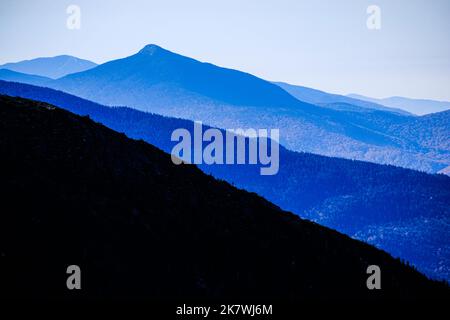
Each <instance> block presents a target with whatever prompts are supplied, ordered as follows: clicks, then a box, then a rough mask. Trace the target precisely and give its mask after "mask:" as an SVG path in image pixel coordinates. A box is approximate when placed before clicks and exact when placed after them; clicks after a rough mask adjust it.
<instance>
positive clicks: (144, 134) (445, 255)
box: [0, 81, 450, 281]
mask: <svg viewBox="0 0 450 320" xmlns="http://www.w3.org/2000/svg"><path fill="white" fill-rule="evenodd" d="M0 94H5V95H10V96H18V97H22V98H28V99H33V100H38V101H43V102H47V103H50V104H53V105H56V106H58V107H61V108H63V109H66V110H68V111H70V112H73V113H76V114H79V115H89V116H90V117H91V118H92V119H94V120H95V121H97V122H100V123H102V124H104V125H106V126H108V127H109V128H111V129H113V130H115V131H118V132H124V133H125V134H126V135H127V136H128V137H131V138H134V139H143V140H145V141H146V142H148V143H150V144H153V145H155V146H157V147H158V148H160V149H162V150H163V151H166V152H169V153H170V152H171V150H172V148H173V147H174V145H175V144H176V143H177V142H173V141H171V134H172V132H173V131H174V130H175V129H177V128H185V129H187V130H189V132H191V135H192V136H194V134H193V122H191V121H188V120H182V119H176V118H168V117H163V116H160V115H156V114H151V113H144V112H141V111H137V110H134V109H130V108H126V107H118V108H113V107H106V106H102V105H99V104H97V103H94V102H91V101H88V100H84V99H81V98H78V97H76V96H73V95H69V94H67V93H64V92H61V91H56V90H53V89H49V88H41V87H36V86H31V85H26V84H20V83H13V82H7V81H0ZM420 118H425V117H420ZM427 118H429V119H428V121H431V122H434V124H432V125H431V126H428V128H431V127H433V128H437V127H442V126H443V123H441V124H439V123H436V120H437V119H434V117H433V115H430V116H427ZM412 129H413V130H411V132H419V131H418V126H414V127H413V128H412ZM428 131H430V129H429V130H428ZM442 136H445V135H444V134H442ZM425 140H426V139H424V141H425ZM193 148H194V146H193ZM200 169H201V170H203V171H204V172H206V173H209V174H212V175H213V176H214V177H216V178H219V179H222V180H225V181H228V182H229V183H232V184H233V185H235V186H237V187H238V188H243V189H245V190H248V191H251V192H256V193H257V194H259V195H261V196H263V197H264V198H266V199H267V200H269V201H271V202H273V203H274V204H276V205H278V206H280V207H281V208H283V209H285V210H289V211H292V212H294V213H296V214H298V215H300V217H302V218H306V219H309V220H313V221H315V222H317V223H319V224H321V225H325V226H327V227H330V228H333V229H336V230H338V231H339V232H342V233H345V234H347V235H350V236H351V237H354V238H357V239H359V240H363V241H365V242H368V243H370V244H372V245H375V246H377V247H378V248H381V249H383V250H385V251H387V252H389V253H391V254H392V255H394V256H395V257H400V258H402V259H405V260H407V261H409V263H411V264H413V265H414V266H415V267H417V268H418V270H419V271H420V272H423V273H425V274H426V275H428V276H429V277H433V278H436V279H446V280H447V281H449V280H450V245H449V239H448V234H450V178H449V177H446V176H443V175H429V174H425V173H421V172H417V171H413V170H407V169H402V168H398V167H392V166H386V165H377V164H373V163H367V162H361V161H351V160H345V159H338V158H329V157H323V156H319V155H314V154H308V153H297V152H292V151H289V150H287V149H285V148H283V147H282V146H281V147H280V168H279V169H280V170H279V172H278V174H276V175H274V176H261V175H260V169H259V166H255V165H227V166H224V165H201V166H200Z"/></svg>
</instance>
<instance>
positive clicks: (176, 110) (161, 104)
mask: <svg viewBox="0 0 450 320" xmlns="http://www.w3.org/2000/svg"><path fill="white" fill-rule="evenodd" d="M0 79H1V76H0ZM15 81H20V80H15ZM23 82H26V81H23ZM33 84H38V83H36V82H33ZM39 85H42V86H46V87H51V88H55V89H58V90H63V91H65V92H68V93H72V94H75V95H77V96H80V97H82V98H86V99H90V100H93V101H95V102H98V103H102V104H105V105H126V106H129V107H132V108H136V109H139V110H142V111H150V112H154V113H158V114H162V115H166V116H170V117H177V118H184V119H190V120H201V121H203V122H204V123H206V124H208V125H211V126H216V127H222V128H227V127H229V128H237V127H243V128H249V127H250V128H279V129H280V132H281V142H282V144H283V145H285V146H286V147H287V148H289V149H291V150H294V151H301V152H311V153H316V154H321V155H326V156H335V157H342V158H347V159H356V160H364V161H371V162H375V163H381V164H393V165H397V166H402V167H406V168H412V169H417V170H422V171H426V172H438V171H440V170H442V169H444V168H446V167H448V166H449V165H450V149H448V148H447V146H446V144H445V143H443V144H439V143H428V142H426V143H423V141H421V140H419V139H416V138H415V137H413V136H411V134H406V133H405V131H404V130H403V129H402V128H403V127H402V126H403V125H404V124H405V123H409V122H411V121H413V119H414V118H415V117H413V116H408V115H403V114H398V113H395V112H390V111H386V110H374V109H373V108H372V109H370V108H360V107H358V106H355V105H350V104H346V103H342V102H334V103H330V104H328V106H325V107H320V106H316V105H313V104H309V103H305V102H302V101H299V100H298V99H296V98H295V97H293V96H292V95H290V94H289V93H287V92H286V91H285V90H283V89H282V88H280V87H279V86H277V85H275V84H272V83H270V82H268V81H265V80H263V79H260V78H257V77H255V76H253V75H250V74H248V73H244V72H240V71H236V70H231V69H226V68H221V67H218V66H215V65H212V64H209V63H202V62H199V61H197V60H194V59H191V58H188V57H184V56H181V55H178V54H175V53H172V52H170V51H168V50H165V49H163V48H161V47H159V46H156V45H148V46H146V47H144V48H143V49H142V50H141V51H139V52H138V53H136V54H134V55H132V56H130V57H126V58H123V59H118V60H113V61H110V62H107V63H104V64H102V65H99V66H97V67H95V68H92V69H90V70H87V71H84V72H79V73H74V74H70V75H67V76H65V77H62V78H60V79H57V80H51V81H45V82H43V83H41V84H39ZM361 110H363V111H364V112H361ZM425 129H428V128H423V129H422V131H423V130H425ZM449 130H450V125H448V124H447V125H444V127H442V126H441V127H440V129H439V130H434V131H433V132H434V133H436V134H438V136H433V137H430V138H429V139H428V140H432V141H434V142H438V141H444V140H445V138H446V137H448V135H447V136H445V134H446V133H447V132H448V131H449Z"/></svg>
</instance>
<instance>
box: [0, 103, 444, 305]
mask: <svg viewBox="0 0 450 320" xmlns="http://www.w3.org/2000/svg"><path fill="white" fill-rule="evenodd" d="M0 118H1V119H2V121H1V122H0V137H1V139H0V150H1V154H2V157H1V160H0V176H1V177H2V183H1V190H0V191H1V192H0V194H1V199H0V200H1V201H0V204H1V209H0V212H1V214H0V268H1V269H0V283H1V284H2V285H1V286H0V292H1V294H2V295H8V297H11V296H20V297H24V296H31V297H39V298H49V297H50V298H51V297H53V298H55V297H58V298H73V297H78V298H86V297H116V298H132V297H152V298H163V297H168V298H186V297H208V298H226V297H233V298H238V297H241V298H245V297H246V298H248V297H252V298H258V297H259V298H262V297H266V298H269V297H271V298H280V299H288V298H290V299H299V298H313V297H322V298H326V297H328V298H343V297H357V298H360V299H370V298H387V297H420V296H422V297H428V298H430V297H444V296H448V289H447V287H446V286H444V285H442V284H440V283H437V282H432V281H430V280H428V279H427V278H425V277H424V276H423V275H421V274H420V273H418V272H416V271H414V270H413V269H411V268H409V267H407V266H405V265H403V264H401V263H400V262H399V261H397V260H394V259H393V258H392V257H391V256H389V255H388V254H386V253H384V252H382V251H379V250H377V249H375V248H373V247H371V246H369V245H366V244H363V243H361V242H358V241H355V240H352V239H350V238H348V237H346V236H343V235H341V234H339V233H337V232H334V231H332V230H329V229H326V228H324V227H321V226H319V225H316V224H314V223H311V222H307V221H303V220H301V219H300V218H298V217H297V216H295V215H293V214H290V213H288V212H283V211H282V210H280V209H279V208H278V207H276V206H274V205H273V204H271V203H269V202H267V201H266V200H264V199H262V198H261V197H259V196H257V195H255V194H252V193H248V192H245V191H241V190H238V189H236V188H234V187H232V186H230V185H229V184H227V183H225V182H220V181H217V180H215V179H214V178H212V177H210V176H207V175H205V174H203V173H202V172H201V171H200V170H199V169H197V168H196V167H194V166H188V165H182V166H175V165H174V164H172V162H171V160H170V156H169V155H168V154H166V153H164V152H162V151H160V150H159V149H157V148H155V147H153V146H152V145H149V144H147V143H145V142H143V141H135V140H131V139H129V138H127V137H126V136H125V135H123V134H120V133H117V132H115V131H112V130H110V129H108V128H106V127H104V126H102V125H99V124H97V123H95V122H93V121H92V120H90V119H89V118H88V117H80V116H77V115H74V114H72V113H69V112H67V111H64V110H61V109H59V108H57V107H54V106H52V105H48V104H46V103H40V102H34V101H31V100H26V99H20V98H11V97H8V96H0ZM72 264H76V265H79V266H80V267H81V270H82V286H83V287H82V290H80V291H78V292H73V291H69V290H67V289H66V277H67V275H66V268H67V266H69V265H72ZM371 264H375V265H379V266H380V268H381V270H382V290H380V291H369V290H367V288H366V279H367V274H366V268H367V266H368V265H371Z"/></svg>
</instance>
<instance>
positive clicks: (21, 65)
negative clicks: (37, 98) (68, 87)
mask: <svg viewBox="0 0 450 320" xmlns="http://www.w3.org/2000/svg"><path fill="white" fill-rule="evenodd" d="M96 65H97V64H96V63H94V62H92V61H89V60H84V59H80V58H77V57H73V56H69V55H61V56H56V57H46V58H36V59H32V60H24V61H19V62H12V63H6V64H3V65H0V69H8V70H12V71H16V72H21V73H27V74H32V75H38V76H43V77H47V78H52V79H56V78H60V77H63V76H65V75H68V74H70V73H74V72H81V71H86V70H89V69H91V68H93V67H95V66H96Z"/></svg>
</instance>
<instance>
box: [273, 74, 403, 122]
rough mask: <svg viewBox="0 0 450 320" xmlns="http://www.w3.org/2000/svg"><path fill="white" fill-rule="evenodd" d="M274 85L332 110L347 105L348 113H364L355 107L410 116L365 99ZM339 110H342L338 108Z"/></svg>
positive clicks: (400, 110)
mask: <svg viewBox="0 0 450 320" xmlns="http://www.w3.org/2000/svg"><path fill="white" fill-rule="evenodd" d="M273 83H274V84H276V85H278V86H280V87H281V88H283V89H284V90H286V91H287V92H289V93H290V94H291V95H293V96H294V97H296V98H297V99H299V100H301V101H305V102H308V103H312V104H317V105H320V106H325V107H330V108H334V107H335V106H336V105H338V104H339V105H341V106H342V105H347V106H348V109H347V110H349V111H358V110H359V111H364V110H360V109H358V108H355V106H356V107H360V108H364V109H373V110H382V111H389V112H394V113H398V114H401V115H411V114H410V113H409V112H406V111H404V110H402V109H399V108H388V107H386V106H384V105H381V104H379V103H375V102H368V101H367V100H366V99H358V98H357V97H355V98H352V97H350V96H344V95H339V94H332V93H328V92H325V91H321V90H317V89H312V88H308V87H303V86H298V85H292V84H289V83H285V82H273ZM339 110H342V108H340V109H339Z"/></svg>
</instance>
